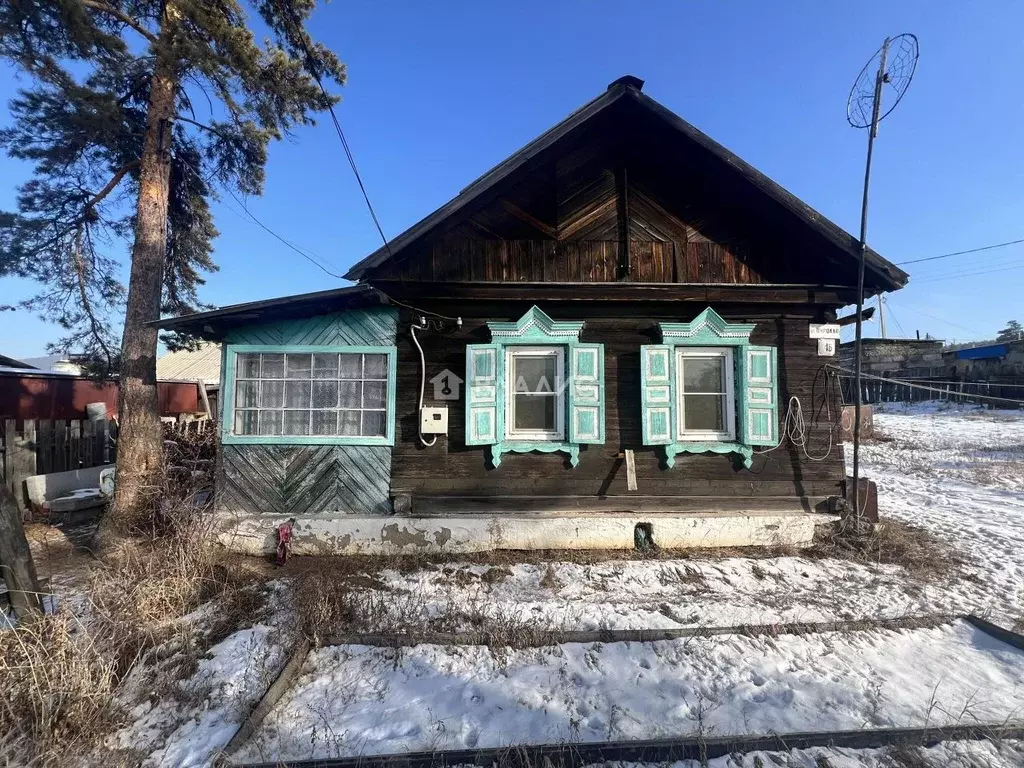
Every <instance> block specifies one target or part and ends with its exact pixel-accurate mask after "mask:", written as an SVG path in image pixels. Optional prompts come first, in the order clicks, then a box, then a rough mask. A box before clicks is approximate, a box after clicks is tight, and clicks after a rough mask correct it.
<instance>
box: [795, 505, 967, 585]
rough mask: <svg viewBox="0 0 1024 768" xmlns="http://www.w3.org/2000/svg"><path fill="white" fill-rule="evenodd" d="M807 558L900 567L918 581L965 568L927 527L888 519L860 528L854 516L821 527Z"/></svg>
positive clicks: (861, 525)
mask: <svg viewBox="0 0 1024 768" xmlns="http://www.w3.org/2000/svg"><path fill="white" fill-rule="evenodd" d="M805 554H806V555H807V556H808V557H819V558H834V557H841V558H846V559H848V560H854V561H856V562H862V563H870V564H891V565H899V566H902V567H903V568H904V569H906V571H907V573H908V575H910V576H911V577H913V578H915V579H917V580H919V581H922V582H924V581H933V580H939V579H945V578H950V577H955V576H956V575H958V573H959V571H960V569H961V568H962V567H963V566H964V565H966V561H965V560H964V558H963V556H962V555H961V554H960V553H958V552H957V551H956V550H954V549H953V548H952V547H950V546H949V544H947V543H946V542H944V541H942V540H941V539H939V538H938V537H937V536H936V535H935V534H933V533H931V532H930V531H927V530H925V529H924V528H919V527H917V526H914V525H909V524H907V523H903V522H900V521H899V520H889V519H885V520H882V521H880V522H879V523H878V524H876V525H868V524H864V523H861V524H859V525H858V523H857V522H856V520H855V519H854V518H852V517H848V518H843V519H842V520H839V521H837V522H836V523H835V524H834V525H832V526H820V527H819V529H818V532H817V534H816V535H815V540H814V544H813V546H812V547H811V548H809V549H807V550H805Z"/></svg>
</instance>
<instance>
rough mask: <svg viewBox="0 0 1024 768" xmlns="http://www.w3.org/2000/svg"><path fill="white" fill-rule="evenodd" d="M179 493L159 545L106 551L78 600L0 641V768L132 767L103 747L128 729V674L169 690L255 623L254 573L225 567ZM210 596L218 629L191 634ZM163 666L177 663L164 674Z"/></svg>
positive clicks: (165, 516) (189, 496)
mask: <svg viewBox="0 0 1024 768" xmlns="http://www.w3.org/2000/svg"><path fill="white" fill-rule="evenodd" d="M175 491H176V492H170V493H168V494H166V495H165V497H164V499H165V501H164V504H163V505H162V510H161V511H162V514H161V519H160V521H159V526H160V530H159V532H158V533H159V535H155V536H153V537H151V538H150V539H148V540H132V541H127V542H123V543H122V544H121V545H119V547H118V548H117V549H116V550H114V551H111V552H109V553H104V558H103V559H102V560H97V561H95V562H93V563H92V564H91V565H88V566H87V567H86V568H84V578H83V579H82V583H83V584H84V587H83V589H82V590H81V592H80V593H77V594H75V595H74V596H72V597H65V598H63V599H61V600H60V602H59V604H58V607H57V609H56V610H55V611H54V612H52V613H50V614H48V615H46V616H44V617H43V618H41V619H38V620H35V621H32V622H22V623H21V624H19V626H18V627H16V628H15V629H13V630H10V631H4V632H0V723H2V726H0V731H2V732H3V733H5V735H6V736H7V738H6V739H4V740H0V765H2V764H10V763H15V762H16V763H18V764H28V765H34V766H48V765H57V764H64V765H66V764H75V765H78V764H82V763H83V761H84V760H86V756H90V755H91V756H93V758H94V762H97V763H98V764H104V765H137V764H139V762H140V760H141V757H142V756H141V755H139V754H136V753H135V752H134V751H132V750H127V751H125V750H118V751H116V752H110V751H108V750H105V749H104V747H103V739H104V737H105V736H106V735H107V734H110V733H112V732H113V731H114V730H115V729H116V728H117V727H119V726H121V725H123V724H125V723H126V722H127V717H128V715H127V713H126V712H125V711H124V705H123V703H122V702H120V701H119V699H118V693H119V691H120V690H121V689H122V687H123V684H124V682H125V681H126V678H127V677H128V674H129V672H130V671H131V670H132V669H133V668H138V667H139V666H140V662H142V661H143V660H145V661H144V664H143V666H146V665H152V666H153V667H154V668H158V669H160V670H161V674H162V675H163V677H164V678H167V679H163V680H161V679H157V678H159V677H160V675H152V677H153V678H154V679H152V680H151V681H150V684H149V685H150V687H149V691H150V692H159V691H161V690H162V691H164V692H166V691H167V690H169V689H170V688H171V687H172V686H171V682H172V681H173V680H175V679H180V678H182V677H184V676H187V675H188V674H190V671H194V668H195V664H196V660H197V659H198V657H199V656H201V655H202V654H203V653H204V652H205V650H206V649H207V648H209V647H210V646H211V645H213V644H214V643H216V642H217V641H219V640H220V639H222V638H223V637H224V636H225V635H226V634H228V633H229V632H230V631H232V630H233V628H234V627H235V626H238V625H239V624H241V623H243V622H246V623H248V622H251V621H252V620H253V617H254V616H258V614H259V611H260V610H261V604H262V595H261V593H260V591H259V590H256V589H252V588H247V585H248V584H250V583H251V581H252V578H253V577H252V574H250V573H247V572H246V571H245V570H244V569H240V568H238V567H233V568H228V567H225V565H224V564H223V563H222V562H220V561H219V560H218V559H217V557H216V555H215V554H214V553H213V552H212V551H211V550H210V549H208V548H207V547H206V546H205V545H204V542H205V540H206V539H207V537H206V535H205V523H204V520H206V519H208V516H205V515H204V512H205V510H203V509H197V508H196V506H195V505H194V503H193V498H194V493H192V492H191V491H187V492H186V491H185V490H184V489H182V488H181V487H180V484H179V485H178V486H176V489H175ZM215 597H216V598H218V610H217V612H216V614H215V620H213V621H212V622H207V623H208V624H211V626H209V627H208V628H206V629H205V630H204V631H202V632H199V631H196V626H195V625H196V622H194V621H192V620H191V618H186V617H188V616H189V614H191V613H192V612H194V611H195V610H196V609H197V608H199V607H200V606H202V605H203V604H204V603H206V602H207V601H209V600H211V599H213V598H215ZM193 618H194V617H193ZM168 649H170V650H168ZM182 651H184V652H182ZM163 656H173V657H174V663H173V664H170V665H162V664H161V663H160V662H161V661H162V660H163V658H162V657H163ZM154 695H155V694H154Z"/></svg>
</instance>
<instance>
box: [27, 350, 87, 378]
mask: <svg viewBox="0 0 1024 768" xmlns="http://www.w3.org/2000/svg"><path fill="white" fill-rule="evenodd" d="M81 358H82V355H76V354H70V355H69V354H61V355H45V356H44V357H27V358H25V362H26V363H28V367H29V368H38V369H39V370H40V371H43V372H45V373H71V374H74V375H75V376H78V375H81V374H82V373H83V372H84V370H85V368H84V367H83V366H82V365H81Z"/></svg>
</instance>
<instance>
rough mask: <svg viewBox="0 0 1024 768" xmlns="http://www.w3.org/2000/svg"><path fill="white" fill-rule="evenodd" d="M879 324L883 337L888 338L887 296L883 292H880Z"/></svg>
mask: <svg viewBox="0 0 1024 768" xmlns="http://www.w3.org/2000/svg"><path fill="white" fill-rule="evenodd" d="M878 326H879V330H880V331H881V333H882V338H883V339H884V338H887V337H886V335H885V296H883V295H882V294H878Z"/></svg>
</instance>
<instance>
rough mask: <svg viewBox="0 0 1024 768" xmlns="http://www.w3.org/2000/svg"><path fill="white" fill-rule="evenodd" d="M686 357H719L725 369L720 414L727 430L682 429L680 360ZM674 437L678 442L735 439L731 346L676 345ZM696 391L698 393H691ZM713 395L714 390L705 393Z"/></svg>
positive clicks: (683, 403) (683, 417) (734, 382)
mask: <svg viewBox="0 0 1024 768" xmlns="http://www.w3.org/2000/svg"><path fill="white" fill-rule="evenodd" d="M687 357H721V358H722V359H723V361H724V363H723V367H724V368H725V410H724V412H723V414H722V415H723V417H724V421H725V426H726V429H725V431H724V432H714V431H711V430H706V429H700V430H698V429H685V427H684V424H685V423H686V402H685V401H686V397H685V396H686V392H684V391H683V360H684V358H687ZM675 367H676V374H675V382H674V383H675V399H676V439H677V440H678V441H680V442H694V441H707V442H729V441H733V440H735V439H736V381H735V378H736V377H735V372H734V360H733V350H732V347H676V366H675ZM692 394H697V393H692ZM708 394H714V393H708Z"/></svg>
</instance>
